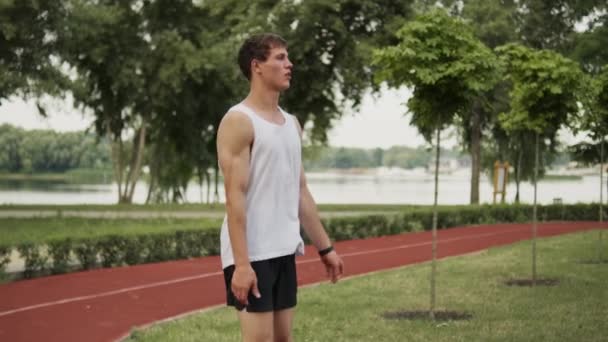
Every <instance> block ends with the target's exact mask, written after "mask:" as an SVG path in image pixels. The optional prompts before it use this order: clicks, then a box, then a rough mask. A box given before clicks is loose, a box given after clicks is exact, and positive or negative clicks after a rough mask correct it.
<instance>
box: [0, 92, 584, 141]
mask: <svg viewBox="0 0 608 342" xmlns="http://www.w3.org/2000/svg"><path fill="white" fill-rule="evenodd" d="M409 96H411V92H410V91H409V90H408V89H407V88H400V89H382V90H381V92H380V94H379V95H378V96H376V97H373V96H372V95H370V94H366V95H365V96H364V98H363V101H362V103H361V106H360V107H359V108H358V110H356V111H353V110H352V109H346V110H345V112H344V114H343V115H342V118H341V119H340V120H338V121H336V122H334V126H333V128H332V129H331V131H330V132H329V133H328V139H329V145H330V146H336V147H337V146H343V147H359V148H377V147H380V148H383V149H386V148H389V147H391V146H410V147H417V146H420V145H424V144H425V141H424V139H423V137H422V135H420V134H419V133H418V131H417V130H416V128H415V127H413V126H410V125H409V121H410V115H409V114H407V107H406V106H405V103H406V102H407V100H408V98H409ZM44 103H45V104H46V105H47V111H48V117H47V118H44V117H42V116H40V115H39V114H38V110H37V109H36V105H35V103H34V102H33V101H23V100H21V99H19V98H11V99H10V100H9V101H4V102H2V104H1V105H0V124H3V123H9V124H12V125H14V126H19V127H23V128H25V129H52V130H56V131H61V132H67V131H78V130H84V129H86V128H88V127H89V126H90V125H91V123H92V122H93V115H92V114H90V113H88V114H86V113H82V112H81V111H78V110H75V109H74V108H73V105H72V101H71V98H68V99H66V100H59V99H53V98H45V99H44ZM287 110H288V111H289V108H287ZM560 137H561V138H562V140H564V141H565V142H567V143H572V142H574V141H578V140H580V137H573V136H572V134H570V133H567V132H565V131H562V132H561V134H560ZM455 144H456V139H455V137H454V136H452V137H447V138H446V139H442V146H445V147H450V146H453V145H455Z"/></svg>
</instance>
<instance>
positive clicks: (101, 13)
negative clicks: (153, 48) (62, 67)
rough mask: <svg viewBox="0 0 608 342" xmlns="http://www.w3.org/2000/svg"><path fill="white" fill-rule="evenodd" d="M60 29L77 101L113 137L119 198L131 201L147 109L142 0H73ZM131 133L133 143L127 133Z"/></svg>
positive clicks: (146, 48)
mask: <svg viewBox="0 0 608 342" xmlns="http://www.w3.org/2000/svg"><path fill="white" fill-rule="evenodd" d="M68 7H69V8H70V10H69V12H68V14H67V15H66V17H65V18H64V25H62V27H63V29H62V30H61V31H59V53H60V56H61V58H62V60H63V61H65V62H66V63H68V64H69V65H70V67H71V68H73V71H74V74H75V75H74V76H75V80H74V82H73V83H72V87H71V90H72V93H73V94H74V99H75V102H76V103H77V104H79V105H80V106H81V107H86V108H89V109H91V110H92V111H93V114H94V115H95V122H94V124H95V128H96V131H97V133H98V135H100V136H105V137H107V138H108V139H109V140H110V141H111V143H112V161H113V163H112V164H113V167H114V176H115V179H116V182H117V184H118V193H119V199H118V201H119V202H120V203H130V202H131V201H132V198H133V193H134V190H135V185H136V183H137V180H138V179H139V175H140V171H141V167H142V158H143V153H144V146H145V141H146V134H147V128H148V125H147V122H148V120H149V117H148V114H149V113H142V112H138V111H137V109H138V108H136V107H135V105H136V102H135V100H136V96H137V94H138V90H139V89H141V88H142V86H143V82H142V81H143V78H142V61H143V60H145V57H146V55H147V54H148V51H149V44H148V42H147V37H146V35H145V34H144V32H142V26H143V25H144V21H143V19H142V16H141V13H140V5H139V1H135V0H133V1H117V0H108V1H103V2H101V3H100V2H97V1H87V0H72V1H69V6H68ZM129 137H130V138H131V140H132V142H131V144H128V143H125V141H124V139H125V138H129Z"/></svg>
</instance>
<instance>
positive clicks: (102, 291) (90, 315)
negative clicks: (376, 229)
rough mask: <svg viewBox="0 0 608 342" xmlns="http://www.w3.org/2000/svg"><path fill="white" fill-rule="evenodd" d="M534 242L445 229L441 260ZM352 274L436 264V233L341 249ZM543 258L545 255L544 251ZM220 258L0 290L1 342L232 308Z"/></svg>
mask: <svg viewBox="0 0 608 342" xmlns="http://www.w3.org/2000/svg"><path fill="white" fill-rule="evenodd" d="M538 228H539V234H538V235H539V237H548V236H554V235H560V234H566V233H573V232H578V231H584V230H590V229H597V228H604V229H606V228H608V224H606V223H604V224H600V223H598V222H551V223H542V224H539V226H538ZM530 238H531V225H530V224H497V225H485V226H475V227H464V228H452V229H447V230H440V231H439V233H438V239H439V240H438V241H439V243H438V256H439V257H440V258H444V257H448V256H454V255H461V254H465V253H470V252H475V251H479V250H484V249H487V248H489V247H493V246H501V245H507V244H512V243H514V242H518V241H522V240H528V239H530ZM336 250H337V251H338V252H339V253H340V255H341V256H342V258H343V259H344V262H345V267H346V274H345V276H353V275H357V274H363V273H368V272H372V271H377V270H383V269H389V268H394V267H399V266H403V265H409V264H414V263H419V262H425V261H428V260H430V259H431V233H430V232H423V233H413V234H402V235H394V236H387V237H380V238H371V239H365V240H351V241H343V242H338V243H336ZM541 253H542V252H541ZM297 263H298V283H299V284H300V285H306V284H311V283H316V282H320V281H325V272H324V270H323V267H322V265H321V263H320V262H319V260H318V257H317V256H316V253H315V252H314V251H313V250H310V249H308V250H307V255H306V256H304V257H299V258H298V259H297ZM220 268H221V267H220V260H219V257H205V258H199V259H193V260H183V261H172V262H165V263H159V264H147V265H138V266H131V267H120V268H111V269H100V270H93V271H88V272H78V273H71V274H65V275H59V276H50V277H45V278H39V279H32V280H25V281H18V282H14V283H9V284H4V285H0V341H12V342H16V341H48V342H51V341H64V342H71V341H79V342H80V341H91V342H95V341H104V342H105V341H115V340H120V339H121V338H124V337H125V336H127V335H128V333H129V331H130V330H131V329H132V328H133V327H136V326H142V325H148V324H151V323H153V322H155V321H159V320H163V319H167V318H170V317H175V316H178V315H182V314H185V313H188V312H192V311H197V310H201V309H204V308H208V307H212V306H216V305H220V304H222V303H224V297H225V292H224V285H223V276H222V273H221V269H220Z"/></svg>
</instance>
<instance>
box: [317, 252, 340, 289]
mask: <svg viewBox="0 0 608 342" xmlns="http://www.w3.org/2000/svg"><path fill="white" fill-rule="evenodd" d="M321 261H322V262H323V264H324V265H325V270H326V271H327V276H328V277H329V278H330V279H331V282H332V283H336V282H337V281H338V280H340V278H342V274H343V273H344V262H343V261H342V258H340V256H339V255H338V253H336V251H331V252H329V253H327V254H326V255H324V256H322V257H321Z"/></svg>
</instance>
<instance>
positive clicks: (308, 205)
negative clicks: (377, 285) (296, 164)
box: [294, 118, 344, 283]
mask: <svg viewBox="0 0 608 342" xmlns="http://www.w3.org/2000/svg"><path fill="white" fill-rule="evenodd" d="M294 120H295V118H294ZM296 122H297V120H296ZM298 129H299V131H300V136H301V135H302V128H301V127H300V125H299V123H298ZM299 217H300V222H301V224H302V226H303V227H304V231H305V232H306V235H308V237H309V238H310V240H311V241H312V243H313V245H315V247H316V248H317V250H319V251H321V250H324V249H326V248H328V247H331V240H330V239H329V236H328V235H327V232H326V231H325V228H323V224H322V223H321V218H320V216H319V211H318V209H317V204H316V203H315V200H314V199H313V197H312V194H311V193H310V190H309V189H308V184H307V183H306V175H305V174H304V167H303V166H302V167H301V170H300V205H299ZM321 261H322V262H323V264H325V268H326V270H327V275H328V276H329V277H330V278H331V280H332V282H334V283H335V282H337V281H338V279H340V277H341V276H342V273H343V268H344V263H343V262H342V259H341V258H340V256H339V255H338V254H337V252H336V251H331V252H329V253H328V254H325V255H323V256H322V257H321Z"/></svg>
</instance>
